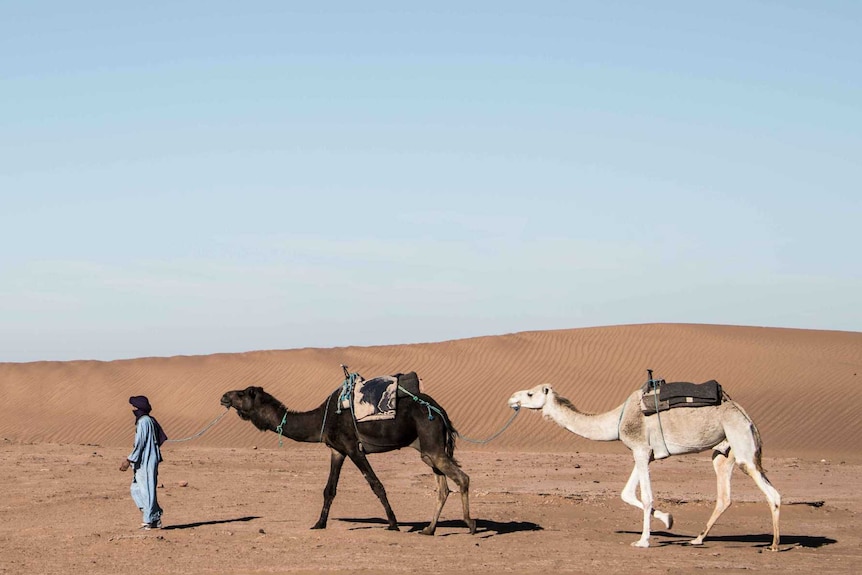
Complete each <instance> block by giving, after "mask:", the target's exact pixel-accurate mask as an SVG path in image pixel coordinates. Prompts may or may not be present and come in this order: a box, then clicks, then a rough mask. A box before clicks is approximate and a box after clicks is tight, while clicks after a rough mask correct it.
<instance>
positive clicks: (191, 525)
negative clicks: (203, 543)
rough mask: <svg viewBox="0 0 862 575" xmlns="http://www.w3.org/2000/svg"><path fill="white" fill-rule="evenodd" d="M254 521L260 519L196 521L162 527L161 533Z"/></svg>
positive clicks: (256, 517) (249, 517)
mask: <svg viewBox="0 0 862 575" xmlns="http://www.w3.org/2000/svg"><path fill="white" fill-rule="evenodd" d="M255 519H260V517H258V516H256V515H250V516H248V517H237V518H236V519H220V520H215V521H197V522H195V523H184V524H182V525H166V526H165V527H162V531H168V530H171V529H194V528H195V527H203V526H204V525H221V524H223V523H240V522H247V521H254V520H255Z"/></svg>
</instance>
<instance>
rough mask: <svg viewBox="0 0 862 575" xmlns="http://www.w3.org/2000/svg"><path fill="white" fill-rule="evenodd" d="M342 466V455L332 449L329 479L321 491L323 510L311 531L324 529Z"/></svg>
mask: <svg viewBox="0 0 862 575" xmlns="http://www.w3.org/2000/svg"><path fill="white" fill-rule="evenodd" d="M342 465H344V454H343V453H340V452H338V451H336V450H334V449H333V450H332V454H331V456H330V459H329V479H327V480H326V487H324V489H323V508H322V509H321V510H320V519H318V520H317V523H315V524H314V526H313V527H312V529H326V521H327V519H329V508H330V507H331V506H332V500H333V499H335V493H336V491H337V490H338V478H339V477H340V476H341V466H342Z"/></svg>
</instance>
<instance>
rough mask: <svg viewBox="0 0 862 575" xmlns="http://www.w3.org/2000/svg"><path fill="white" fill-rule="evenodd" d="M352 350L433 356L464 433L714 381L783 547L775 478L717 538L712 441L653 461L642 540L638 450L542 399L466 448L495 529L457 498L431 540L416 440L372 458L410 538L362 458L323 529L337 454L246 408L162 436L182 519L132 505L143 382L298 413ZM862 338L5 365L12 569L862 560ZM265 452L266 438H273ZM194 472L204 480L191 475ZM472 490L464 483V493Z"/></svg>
mask: <svg viewBox="0 0 862 575" xmlns="http://www.w3.org/2000/svg"><path fill="white" fill-rule="evenodd" d="M341 363H347V364H348V365H350V367H351V368H352V369H354V370H357V371H359V372H360V373H362V374H363V375H364V376H366V377H369V378H370V377H374V376H377V375H386V374H392V373H397V372H407V371H416V372H417V373H419V375H420V377H422V380H423V388H424V391H426V392H427V393H429V394H430V395H432V396H433V397H434V398H435V399H436V400H437V401H438V402H439V403H440V404H441V405H443V406H444V407H445V408H446V410H447V412H448V413H449V415H450V416H451V418H452V421H453V422H454V424H455V426H456V427H457V429H458V430H459V431H460V432H461V433H463V434H464V436H466V437H472V438H479V439H481V438H485V437H488V436H489V435H491V434H492V433H493V432H494V431H496V430H498V429H499V428H500V426H501V424H503V423H504V422H505V421H506V420H507V419H508V418H509V416H510V414H511V413H512V412H511V410H510V409H509V408H508V407H507V405H506V399H507V398H508V397H509V396H510V395H511V394H512V393H513V392H514V391H517V390H520V389H527V388H531V387H533V386H535V385H537V384H539V383H545V382H549V383H552V384H553V385H554V388H555V389H556V391H557V392H558V393H560V394H561V395H563V396H565V397H567V398H569V399H570V400H572V401H573V402H574V404H575V405H577V407H578V408H580V409H581V410H582V411H584V412H587V413H598V412H602V411H608V410H610V409H613V408H614V407H616V406H618V405H621V404H622V402H623V400H624V398H625V397H626V396H627V395H628V394H629V393H631V391H632V390H634V389H637V388H639V387H640V386H641V384H642V383H643V381H644V379H645V377H646V369H647V368H652V369H655V370H656V375H657V376H660V377H666V378H667V379H668V381H692V382H700V381H705V380H707V379H717V380H718V381H719V382H720V383H721V384H722V385H723V386H724V389H725V390H726V391H727V392H728V393H729V394H730V395H731V397H733V399H734V400H735V401H737V402H738V403H739V404H740V405H742V406H743V407H744V408H745V409H746V411H747V412H748V413H749V414H750V415H751V417H752V419H753V420H754V421H755V423H756V424H757V426H758V429H759V431H760V434H761V436H762V437H763V442H764V455H765V458H764V463H765V465H766V467H767V469H768V471H769V477H770V479H771V480H772V482H773V483H774V484H775V486H776V487H777V488H778V490H779V491H780V492H781V494H782V496H783V498H784V506H783V510H782V545H781V548H782V551H781V552H779V553H772V552H768V551H765V550H764V548H765V547H766V546H767V545H768V544H769V542H770V541H771V523H770V520H769V510H768V507H767V505H766V503H765V501H764V499H763V496H762V495H761V493H760V492H759V491H758V490H757V489H756V487H755V486H754V485H753V483H752V482H751V481H750V480H749V479H748V477H746V476H744V475H743V474H742V473H741V472H739V471H736V472H735V479H734V499H735V501H736V503H735V504H734V505H733V506H732V507H731V508H730V509H729V510H728V511H727V512H726V513H725V515H724V517H722V519H721V520H720V521H719V523H718V525H717V526H716V527H715V529H714V530H713V532H712V537H711V538H710V539H708V540H707V542H706V544H705V545H704V546H702V547H690V546H686V545H685V541H686V540H688V539H691V538H693V537H695V536H696V535H697V534H698V533H699V532H700V530H702V529H703V527H704V525H705V523H706V521H707V519H708V518H709V515H710V513H711V510H712V506H713V504H714V497H715V479H714V474H713V471H712V466H711V464H710V460H709V454H708V453H707V454H700V455H690V456H685V457H681V458H671V459H669V460H665V461H661V462H657V463H656V464H654V465H653V489H654V493H655V496H656V500H657V502H658V505H657V506H658V507H659V508H665V509H666V510H669V511H670V512H672V513H673V514H674V516H675V518H676V524H675V525H674V526H673V528H672V529H671V530H670V531H669V532H667V531H665V530H663V529H662V526H661V524H659V523H655V522H654V525H653V528H654V529H655V530H656V531H655V532H654V536H653V538H652V543H653V546H654V547H653V548H651V549H646V550H644V549H635V548H632V547H630V545H629V544H630V543H631V542H633V541H634V540H636V539H637V538H638V535H639V532H640V525H641V512H640V511H639V510H637V509H634V508H632V507H630V506H628V505H626V504H625V503H623V502H622V501H621V500H620V498H619V492H620V490H621V489H622V487H623V485H624V483H625V481H626V479H627V478H628V475H629V473H630V470H631V466H632V463H631V456H630V455H629V453H628V451H627V450H626V449H625V448H624V447H623V446H622V445H621V444H620V443H618V442H615V443H598V442H590V441H587V440H585V439H582V438H578V437H576V436H574V435H572V434H571V433H569V432H567V431H565V430H563V429H562V428H560V427H559V426H557V425H556V424H554V423H552V422H548V421H544V420H543V419H542V417H541V416H540V415H539V414H537V413H535V412H527V410H524V411H523V413H522V415H520V417H519V418H518V419H517V420H516V422H515V424H514V425H513V426H512V427H511V428H510V429H509V430H507V431H506V432H505V433H504V434H503V435H502V436H500V437H499V439H497V440H495V441H494V442H493V443H491V444H489V445H488V446H485V447H479V446H474V445H473V444H469V443H465V442H461V443H459V449H458V452H457V453H456V455H457V457H458V458H459V460H460V461H461V463H462V465H463V468H464V470H465V471H466V472H467V473H468V474H470V476H471V477H472V510H473V515H474V517H476V518H477V519H478V521H479V523H478V525H479V531H478V533H476V534H475V535H472V536H471V535H469V534H468V533H467V529H466V528H465V526H464V525H463V523H462V521H461V510H460V504H459V501H458V500H459V497H458V495H453V496H452V497H451V498H450V500H449V503H448V505H447V506H446V509H445V510H444V515H443V522H442V525H440V527H439V529H438V535H437V536H435V537H426V536H422V535H420V534H419V533H417V531H418V530H419V529H421V528H422V526H424V525H425V524H427V522H428V521H429V519H430V517H431V513H432V509H433V507H434V501H435V495H434V484H435V481H434V478H433V477H432V474H431V472H430V470H429V469H428V468H427V467H426V466H425V465H424V464H423V463H422V462H421V461H420V460H419V458H418V455H417V453H416V452H414V451H413V450H410V449H407V450H403V451H400V452H396V453H390V454H381V455H375V456H372V457H371V463H372V465H373V466H374V467H375V469H376V470H377V473H378V475H379V476H380V478H381V480H382V481H383V484H384V485H385V486H386V488H387V490H388V493H389V498H390V501H391V504H392V507H393V509H394V511H395V514H396V516H397V517H398V519H399V520H400V521H401V524H400V525H401V532H400V533H398V532H390V531H387V530H386V529H385V523H384V522H383V519H382V518H383V517H384V514H383V509H382V507H381V505H380V503H379V502H378V501H377V500H376V498H374V496H373V495H372V493H371V490H370V489H369V487H368V485H367V484H366V482H365V480H364V479H363V477H362V476H361V475H360V473H359V472H358V471H357V470H356V469H355V468H354V467H352V466H351V465H350V464H349V463H348V464H346V465H345V468H344V473H343V474H342V478H341V484H340V490H339V495H338V497H337V499H336V500H335V504H334V506H333V509H332V515H331V518H330V524H329V528H328V529H327V530H325V531H312V530H310V529H309V527H311V525H313V524H314V522H315V521H316V519H317V517H318V514H319V511H320V505H321V503H322V491H323V487H324V484H325V482H326V477H327V474H328V471H329V453H328V450H327V449H326V448H325V447H323V446H321V445H315V444H299V443H294V442H291V441H287V442H286V443H285V445H284V447H283V448H281V449H280V448H278V441H277V438H276V436H275V435H274V434H272V433H268V434H261V433H260V432H258V431H257V430H256V429H255V428H254V427H253V426H252V425H251V424H249V423H248V422H244V421H241V420H240V419H239V418H238V417H236V415H235V414H234V413H228V414H227V415H229V417H225V418H224V419H222V420H221V421H219V423H218V424H217V425H215V426H214V427H213V428H212V429H211V430H210V431H208V432H207V433H206V434H205V435H203V436H201V437H200V438H197V439H195V440H193V441H190V442H186V443H170V444H167V445H166V446H165V448H164V454H165V459H166V461H165V462H164V464H163V466H162V470H161V472H162V475H161V482H162V483H163V485H164V486H163V488H162V489H161V490H160V492H159V498H160V500H161V503H162V505H163V507H164V508H165V510H166V515H165V518H164V525H165V529H163V530H161V531H152V532H140V531H138V530H137V526H138V524H139V522H140V514H139V513H138V511H137V509H135V507H134V504H133V503H132V500H131V497H130V496H129V482H130V480H131V475H130V473H128V472H127V473H125V474H123V473H121V472H120V471H119V470H118V467H119V465H120V462H121V461H122V460H123V459H124V458H125V456H126V455H127V454H128V453H129V451H130V448H131V444H132V440H133V436H134V418H133V416H132V414H131V408H130V406H129V404H128V398H129V396H131V395H147V396H148V397H149V398H150V401H151V403H152V404H153V408H154V409H153V415H155V416H156V417H157V418H158V419H159V421H160V423H161V424H162V426H163V427H164V428H165V430H166V431H167V433H168V435H169V436H170V437H172V438H174V439H178V438H184V437H188V436H190V435H193V434H194V433H195V432H197V431H198V430H200V429H202V428H203V427H204V426H205V425H206V424H207V423H208V422H210V421H212V420H213V419H214V418H215V417H216V416H218V415H219V414H220V413H221V414H223V413H225V412H224V409H223V408H222V407H221V406H219V398H220V397H221V395H222V394H223V393H224V392H226V391H228V390H231V389H242V388H245V387H246V386H248V385H259V386H263V387H264V388H265V389H266V390H267V391H269V392H270V393H271V394H273V395H274V396H275V397H276V398H278V399H279V400H280V401H282V402H284V403H285V404H286V405H287V406H288V407H289V408H291V409H292V410H297V411H302V410H310V409H313V408H315V407H317V406H318V405H320V404H321V403H322V402H323V400H324V399H325V398H326V397H327V395H328V394H329V393H330V392H331V391H332V390H333V389H335V388H337V387H338V386H339V385H340V383H341V381H342V379H343V375H342V373H341V369H340V367H339V364H341ZM860 381H862V333H856V332H834V331H833V332H827V331H811V330H793V329H776V328H759V327H740V326H714V325H692V324H648V325H633V326H611V327H600V328H585V329H572V330H559V331H547V332H527V333H518V334H507V335H500V336H488V337H479V338H471V339H465V340H457V341H449V342H439V343H424V344H410V345H392V346H376V347H348V348H332V349H296V350H276V351H256V352H247V353H237V354H216V355H210V356H197V357H184V356H177V357H168V358H140V359H133V360H123V361H112V362H99V361H86V360H83V359H82V361H72V362H51V361H44V362H33V363H0V396H2V399H3V400H2V401H0V574H4V575H5V574H7V573H9V574H12V573H14V574H18V573H26V574H30V573H32V574H39V575H41V574H49V573H58V574H59V573H62V574H64V575H67V574H74V573H92V574H96V575H98V574H102V573H104V574H112V575H113V574H116V573H148V574H152V573H183V574H190V573H194V574H197V573H236V574H245V573H303V572H304V573H316V574H320V573H330V572H331V573H338V572H344V573H348V572H350V573H355V572H367V573H412V572H417V571H419V572H438V573H565V572H582V573H602V574H603V575H608V574H615V573H620V574H622V573H625V574H631V573H701V572H711V571H719V570H720V571H722V572H731V573H733V572H742V571H750V570H757V571H760V572H781V573H805V574H809V573H814V572H817V573H820V574H822V573H858V572H862V526H860V521H859V512H860V510H862V495H860V487H862V480H860V477H862V474H860V471H862V469H860V466H862V455H860V450H859V445H860V444H862V426H860V425H859V413H860V411H862V395H860V394H859V393H858V391H859V383H860ZM255 447H257V449H255ZM183 485H184V486H183ZM453 488H454V486H453Z"/></svg>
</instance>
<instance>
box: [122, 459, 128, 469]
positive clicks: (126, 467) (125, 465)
mask: <svg viewBox="0 0 862 575" xmlns="http://www.w3.org/2000/svg"><path fill="white" fill-rule="evenodd" d="M129 465H130V462H129V460H128V459H126V460H124V461H123V463H122V464H121V465H120V471H125V470H127V469H128V468H129Z"/></svg>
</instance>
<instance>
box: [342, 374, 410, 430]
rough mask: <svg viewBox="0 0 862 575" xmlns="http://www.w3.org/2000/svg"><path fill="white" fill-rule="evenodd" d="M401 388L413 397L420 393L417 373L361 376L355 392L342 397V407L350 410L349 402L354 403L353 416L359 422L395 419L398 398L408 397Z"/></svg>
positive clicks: (355, 383)
mask: <svg viewBox="0 0 862 575" xmlns="http://www.w3.org/2000/svg"><path fill="white" fill-rule="evenodd" d="M401 388H403V389H405V390H407V392H409V393H410V394H413V395H416V394H418V393H419V392H420V380H419V376H418V375H416V372H415V371H411V372H410V373H396V374H395V375H382V376H379V377H375V378H373V379H362V377H361V376H359V377H357V378H356V380H355V382H354V385H353V390H352V391H351V392H350V393H348V394H346V395H345V396H343V397H342V404H341V405H342V408H344V409H350V403H349V402H351V401H352V402H353V416H354V417H355V418H356V421H357V422H359V421H377V420H381V419H395V406H396V403H397V398H399V397H406V396H407V395H408V393H405V392H404V391H403V390H402V389H401Z"/></svg>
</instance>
